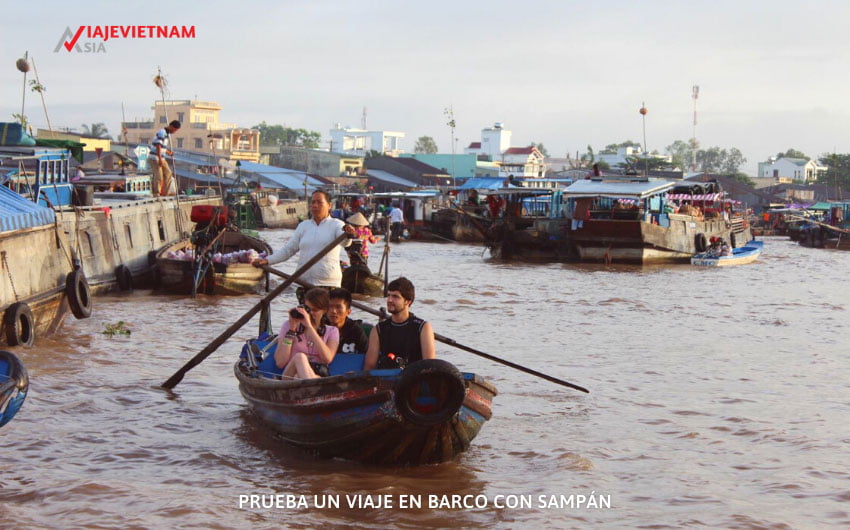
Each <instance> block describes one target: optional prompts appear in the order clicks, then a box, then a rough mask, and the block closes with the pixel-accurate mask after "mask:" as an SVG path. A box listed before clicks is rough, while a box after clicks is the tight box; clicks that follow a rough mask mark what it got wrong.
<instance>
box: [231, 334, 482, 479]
mask: <svg viewBox="0 0 850 530" xmlns="http://www.w3.org/2000/svg"><path fill="white" fill-rule="evenodd" d="M272 340H274V339H272ZM251 343H254V344H256V348H254V353H248V352H250V351H251V347H250V344H251ZM267 344H269V342H268V341H251V342H250V343H249V344H248V345H246V348H245V349H243V355H242V357H241V358H240V361H239V362H237V363H236V365H235V367H234V371H235V373H236V378H237V379H238V380H239V391H240V392H241V393H242V395H243V396H244V397H245V399H246V400H247V401H248V404H249V405H250V406H251V407H252V409H253V410H254V412H255V413H256V414H257V415H258V416H259V417H260V418H261V419H262V420H263V421H264V423H266V424H267V425H268V426H269V427H271V428H272V429H273V430H274V431H275V432H276V434H278V435H279V436H280V437H282V438H283V439H284V440H285V441H287V442H289V443H290V444H292V445H295V446H298V447H300V448H302V449H306V450H308V451H310V452H313V453H315V454H318V455H320V456H323V457H329V458H333V457H336V458H343V459H346V460H354V461H357V462H363V463H369V464H379V465H387V466H405V465H421V464H434V463H439V462H446V461H450V460H452V459H453V458H454V457H455V456H457V455H458V454H460V453H462V452H464V451H466V450H467V449H468V448H469V445H470V443H471V442H472V440H473V439H474V438H475V436H476V435H477V434H478V431H479V430H480V429H481V427H482V426H483V425H484V423H485V422H486V421H487V420H488V419H490V416H491V415H492V409H491V406H492V400H493V397H494V396H495V395H496V388H495V387H494V386H493V385H492V384H490V383H489V382H487V381H485V380H484V379H482V378H481V377H479V376H477V375H475V374H470V373H463V374H462V373H461V372H459V371H458V370H457V368H455V367H454V365H452V364H451V363H449V362H447V361H444V360H440V359H428V360H423V361H419V362H416V363H412V364H410V365H409V366H408V367H407V368H405V369H404V370H400V369H393V370H369V371H363V370H362V367H363V358H364V356H363V355H361V354H342V353H341V354H337V355H336V356H335V357H334V361H333V362H332V363H331V365H330V367H329V371H330V374H331V375H330V376H329V377H321V378H318V379H293V380H280V379H277V378H276V375H275V374H279V373H280V370H279V369H277V368H276V367H275V366H274V355H273V353H268V355H267V356H266V358H265V360H262V361H260V360H258V359H259V358H258V357H257V356H256V353H257V349H258V348H259V349H261V348H262V347H264V346H266V345H267ZM271 348H274V344H272V345H271Z"/></svg>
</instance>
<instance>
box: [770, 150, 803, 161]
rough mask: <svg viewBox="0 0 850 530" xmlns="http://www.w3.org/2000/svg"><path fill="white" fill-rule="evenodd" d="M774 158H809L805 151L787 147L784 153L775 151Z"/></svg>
mask: <svg viewBox="0 0 850 530" xmlns="http://www.w3.org/2000/svg"><path fill="white" fill-rule="evenodd" d="M776 158H802V159H804V160H809V157H808V156H806V153H804V152H802V151H798V150H796V149H788V150H787V151H785V152H784V153H776Z"/></svg>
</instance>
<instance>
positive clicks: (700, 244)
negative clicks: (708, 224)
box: [694, 234, 708, 252]
mask: <svg viewBox="0 0 850 530" xmlns="http://www.w3.org/2000/svg"><path fill="white" fill-rule="evenodd" d="M694 247H695V248H696V249H697V252H705V250H706V249H707V248H708V240H707V239H706V238H705V234H697V235H695V236H694Z"/></svg>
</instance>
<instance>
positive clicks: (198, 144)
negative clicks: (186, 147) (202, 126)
mask: <svg viewBox="0 0 850 530" xmlns="http://www.w3.org/2000/svg"><path fill="white" fill-rule="evenodd" d="M203 148H204V141H203V140H201V139H200V138H195V149H203Z"/></svg>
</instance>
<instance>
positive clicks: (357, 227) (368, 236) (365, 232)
mask: <svg viewBox="0 0 850 530" xmlns="http://www.w3.org/2000/svg"><path fill="white" fill-rule="evenodd" d="M345 222H346V223H348V224H350V225H352V226H353V227H354V236H355V237H356V238H357V239H359V240H360V243H361V244H360V255H361V256H362V257H363V262H364V263H366V262H367V261H369V243H377V242H378V238H377V237H375V236H374V235H373V234H372V229H370V228H369V221H368V220H367V219H366V217H365V216H364V215H363V214H362V213H360V212H357V213H356V214H354V215H352V216H351V217H349V218H348V219H346V221H345Z"/></svg>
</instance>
